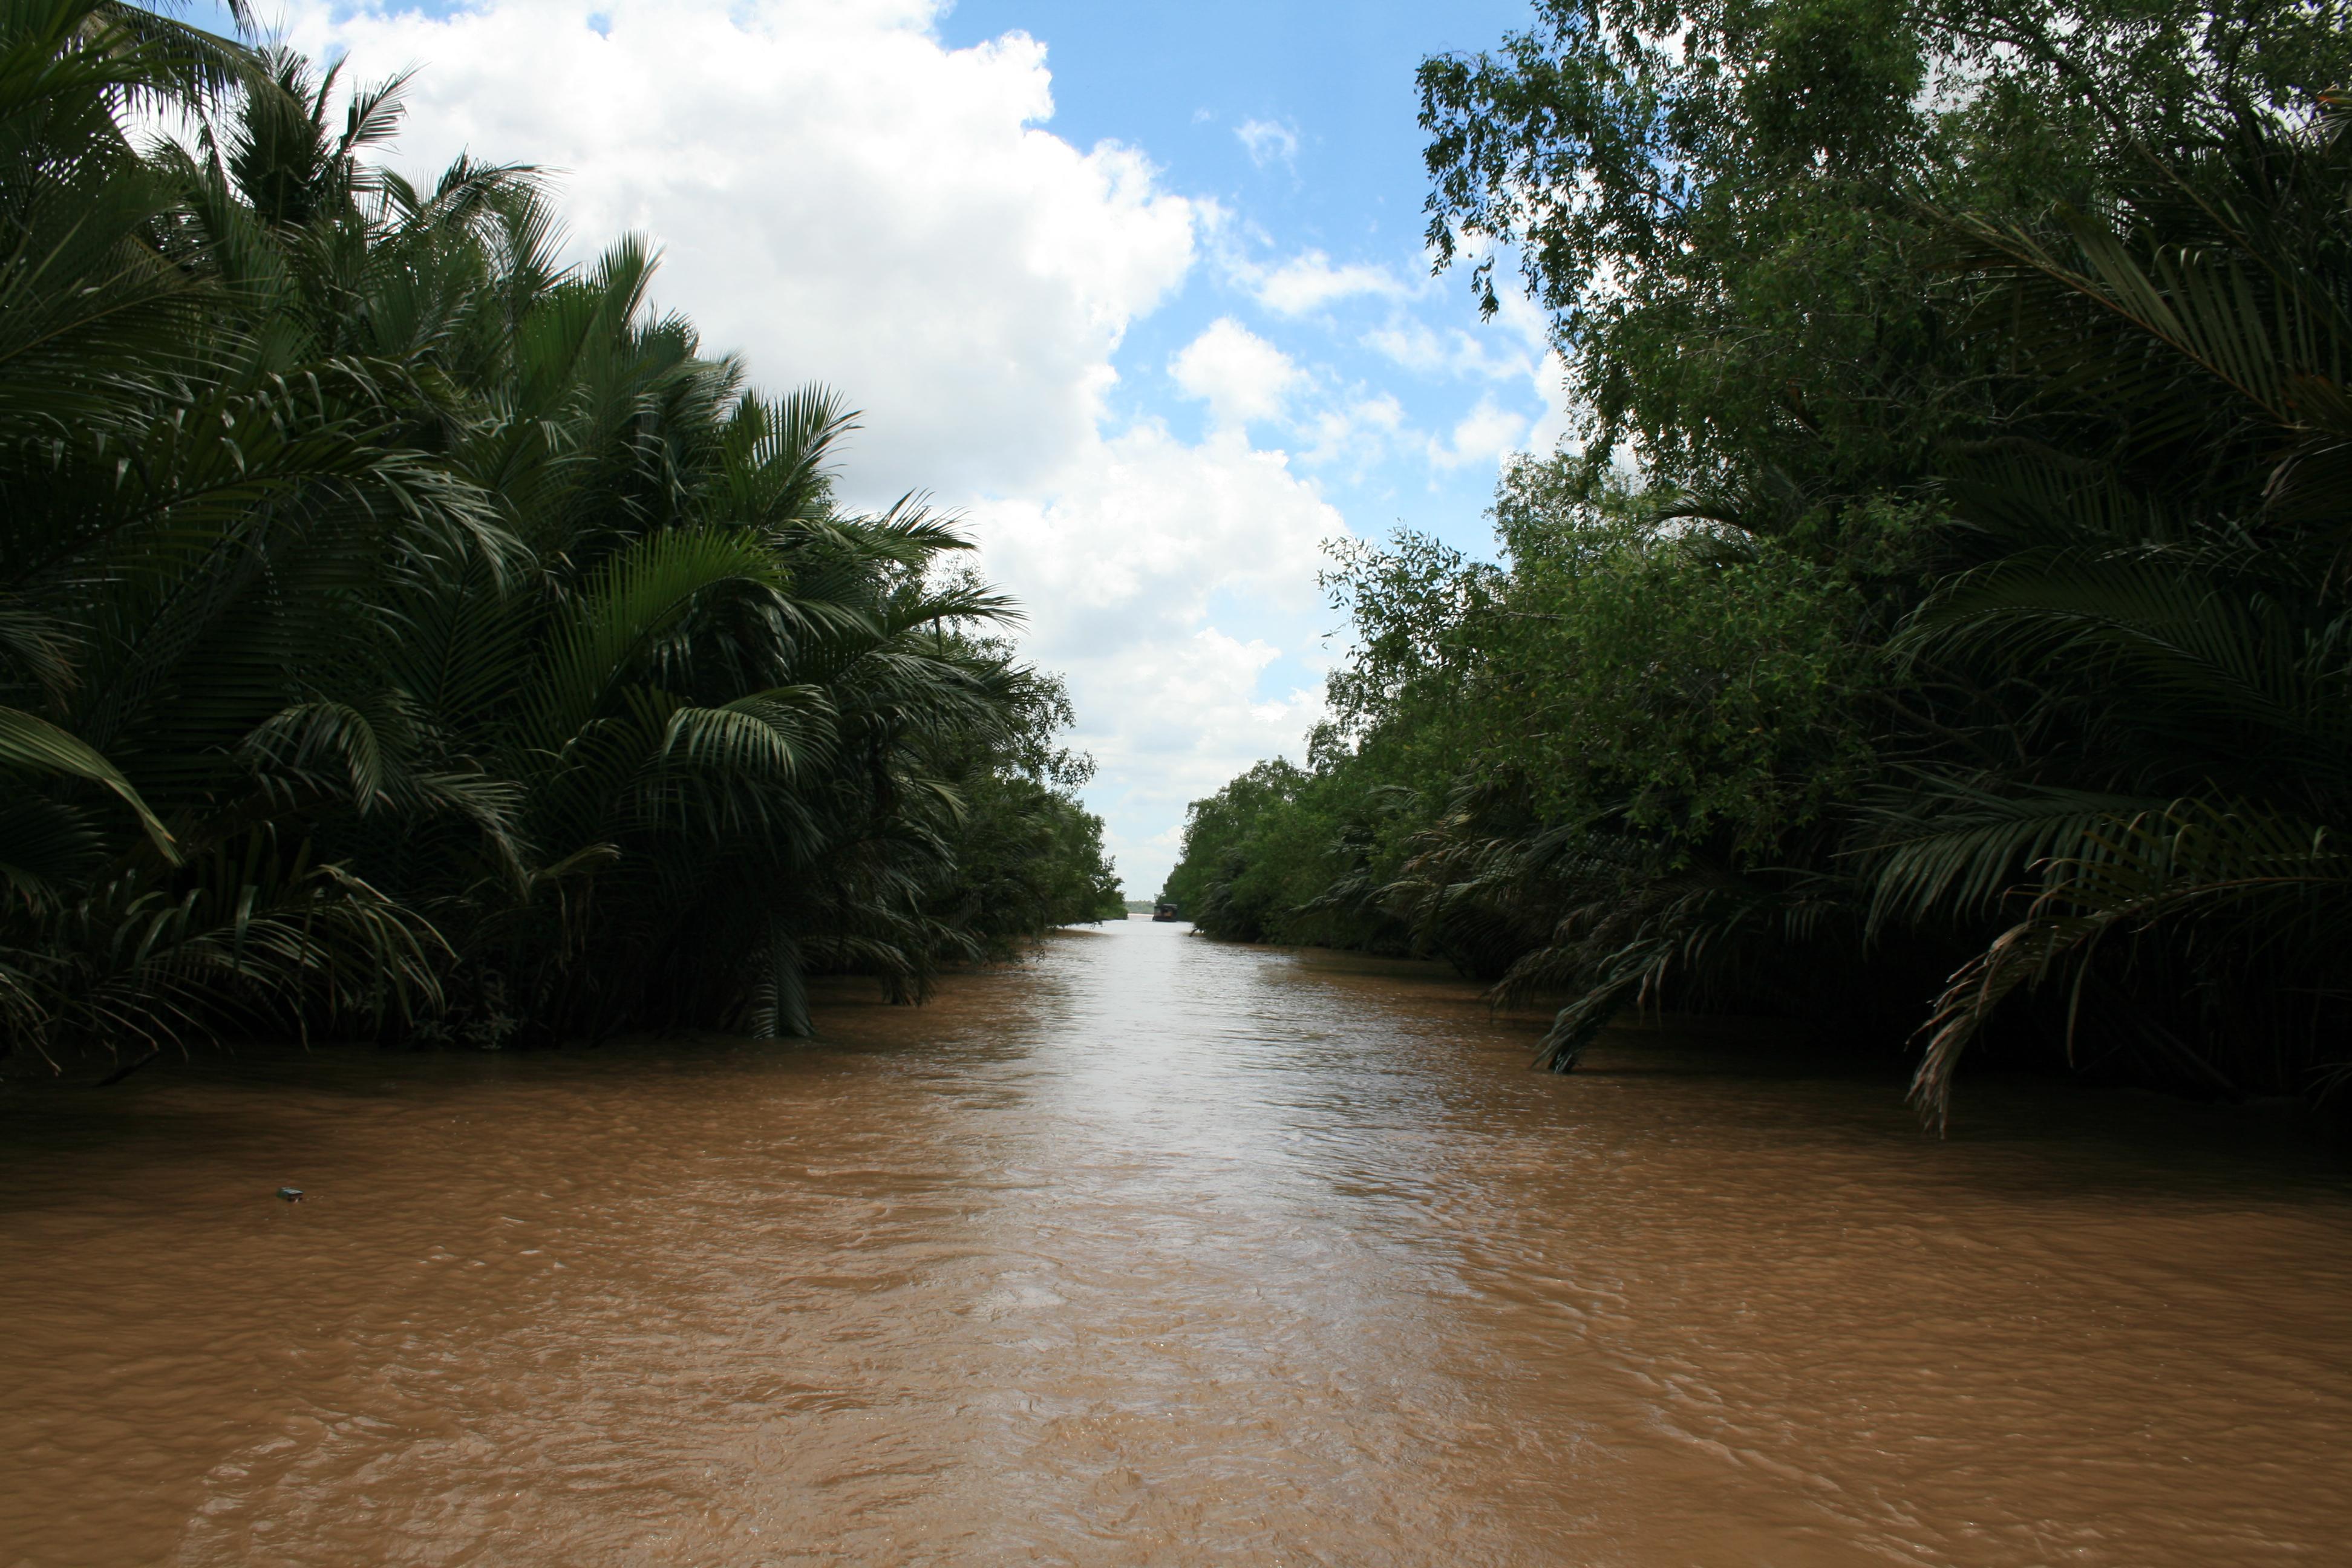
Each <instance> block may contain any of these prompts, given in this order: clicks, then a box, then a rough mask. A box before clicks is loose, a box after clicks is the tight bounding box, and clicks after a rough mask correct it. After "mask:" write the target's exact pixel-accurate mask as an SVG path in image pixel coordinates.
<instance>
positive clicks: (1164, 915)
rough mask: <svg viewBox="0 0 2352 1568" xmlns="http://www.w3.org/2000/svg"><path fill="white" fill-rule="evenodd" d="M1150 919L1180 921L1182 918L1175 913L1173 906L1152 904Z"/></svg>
mask: <svg viewBox="0 0 2352 1568" xmlns="http://www.w3.org/2000/svg"><path fill="white" fill-rule="evenodd" d="M1151 918H1152V919H1153V920H1156V921H1181V920H1182V919H1183V918H1184V917H1183V916H1182V915H1180V914H1178V913H1177V912H1176V906H1175V905H1173V904H1154V905H1152V906H1151Z"/></svg>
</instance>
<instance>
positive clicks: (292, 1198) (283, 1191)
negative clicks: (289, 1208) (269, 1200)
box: [278, 1187, 302, 1204]
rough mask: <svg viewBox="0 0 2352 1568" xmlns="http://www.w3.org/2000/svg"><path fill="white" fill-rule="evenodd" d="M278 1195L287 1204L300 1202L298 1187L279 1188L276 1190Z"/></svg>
mask: <svg viewBox="0 0 2352 1568" xmlns="http://www.w3.org/2000/svg"><path fill="white" fill-rule="evenodd" d="M278 1196H279V1197H281V1198H284V1199H285V1200H286V1201H287V1202H288V1203H289V1204H299V1203H300V1202H301V1201H302V1189H301V1188H299V1187H280V1188H278Z"/></svg>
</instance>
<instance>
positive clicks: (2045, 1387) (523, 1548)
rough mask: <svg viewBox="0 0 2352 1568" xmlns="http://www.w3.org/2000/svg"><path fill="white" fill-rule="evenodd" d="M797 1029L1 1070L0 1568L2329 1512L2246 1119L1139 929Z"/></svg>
mask: <svg viewBox="0 0 2352 1568" xmlns="http://www.w3.org/2000/svg"><path fill="white" fill-rule="evenodd" d="M821 1025H822V1027H823V1028H824V1034H825V1037H826V1038H825V1042H824V1045H823V1046H822V1047H816V1048H793V1047H751V1046H734V1045H725V1044H694V1045H688V1044H673V1045H670V1046H667V1047H664V1046H654V1045H645V1046H635V1047H616V1048H611V1049H607V1050H605V1051H603V1052H597V1053H583V1054H574V1055H567V1056H562V1057H530V1058H453V1057H427V1058H413V1057H405V1056H402V1057H384V1056H378V1055H373V1054H363V1053H320V1054H319V1055H316V1056H313V1057H310V1058H287V1057H248V1058H246V1059H245V1060H244V1061H242V1062H241V1063H239V1064H237V1065H236V1066H232V1067H206V1068H202V1069H200V1070H193V1071H187V1070H184V1071H180V1072H177V1073H175V1074H173V1075H169V1076H163V1077H158V1078H155V1079H152V1080H141V1079H134V1080H132V1081H131V1083H129V1084H126V1085H124V1086H123V1087H122V1088H121V1089H115V1090H110V1091H107V1093H105V1094H103V1095H94V1094H89V1093H86V1092H84V1093H75V1094H68V1095H63V1096H58V1095H50V1096H42V1097H36V1098H37V1100H39V1102H40V1103H39V1104H38V1106H37V1108H36V1107H33V1106H28V1105H19V1106H17V1107H16V1108H14V1109H13V1110H10V1111H9V1112H8V1115H9V1117H10V1121H9V1122H8V1125H7V1134H8V1142H7V1146H6V1149H5V1153H0V1314H5V1322H6V1323H7V1324H8V1325H9V1328H10V1331H9V1333H8V1335H7V1336H6V1337H5V1341H0V1384H5V1387H6V1389H7V1390H8V1395H7V1400H6V1408H7V1412H8V1414H7V1416H6V1420H7V1422H8V1425H9V1427H10V1432H11V1436H12V1438H13V1439H14V1441H13V1442H12V1443H11V1445H10V1447H11V1450H12V1459H13V1462H12V1464H11V1465H10V1466H9V1468H8V1469H7V1470H6V1471H5V1474H0V1542H5V1546H0V1563H6V1564H11V1565H14V1564H20V1563H31V1564H37V1565H41V1568H47V1565H49V1564H67V1563H74V1564H84V1563H153V1562H159V1561H161V1562H176V1563H190V1564H232V1563H236V1564H245V1563H253V1564H265V1563H266V1564H277V1563H286V1564H294V1563H303V1564H310V1563H317V1564H343V1563H379V1562H381V1563H412V1562H413V1563H484V1564H503V1563H517V1564H525V1563H530V1564H538V1563H569V1564H614V1565H618V1564H636V1563H725V1564H736V1563H1014V1562H1019V1563H1031V1562H1045V1563H1333V1564H1381V1563H1396V1564H1408V1563H1410V1564H1421V1563H1429V1564H1436V1563H1446V1564H1454V1563H1595V1564H1617V1563H1622V1564H1643V1565H1646V1564H1670V1563H1671V1564H1683V1563H1705V1564H1710V1565H1712V1564H1720V1563H1781V1564H1790V1565H1796V1564H1835V1563H1886V1562H1895V1563H1987V1564H1991V1563H2025V1562H2058V1561H2064V1562H2067V1563H2101V1564H2104V1563H2113V1564H2117V1565H2124V1564H2132V1565H2150V1568H2164V1565H2168V1564H2184V1565H2185V1564H2190V1563H2199V1564H2203V1563H2263V1562H2282V1563H2284V1562H2305V1561H2326V1560H2329V1559H2330V1558H2331V1557H2332V1556H2333V1555H2334V1554H2335V1553H2336V1552H2338V1551H2339V1550H2340V1547H2341V1543H2342V1542H2344V1541H2345V1540H2347V1539H2352V1355H2347V1353H2346V1350H2345V1348H2344V1347H2345V1345H2346V1343H2347V1335H2346V1332H2345V1331H2346V1328H2347V1322H2346V1317H2345V1307H2346V1303H2347V1300H2352V1297H2347V1290H2346V1287H2347V1277H2346V1276H2347V1269H2346V1266H2345V1264H2344V1262H2343V1261H2342V1260H2343V1259H2344V1258H2345V1257H2346V1245H2345V1244H2346V1242H2347V1239H2352V1202H2347V1194H2346V1192H2345V1190H2344V1188H2343V1185H2342V1184H2341V1183H2340V1182H2339V1181H2338V1180H2337V1179H2336V1177H2334V1176H2333V1175H2331V1174H2329V1173H2326V1170H2325V1169H2324V1168H2317V1169H2314V1170H2308V1171H2306V1170H2304V1169H2301V1168H2300V1163H2299V1161H2298V1159H2297V1157H2295V1156H2294V1155H2292V1154H2291V1153H2288V1152H2282V1151H2281V1150H2280V1149H2278V1148H2275V1147H2268V1146H2265V1141H2266V1140H2267V1138H2268V1133H2267V1131H2265V1130H2264V1129H2263V1127H2262V1126H2261V1125H2260V1124H2259V1123H2258V1122H2256V1121H2252V1120H2250V1119H2249V1118H2247V1117H2245V1116H2244V1115H2242V1114H2238V1115H2234V1116H2225V1115H2219V1114H2216V1113H2212V1112H2206V1111H2200V1110H2196V1109H2194V1108H2190V1107H2184V1106H2179V1105H2174V1104H2170V1103H2168V1102H2162V1101H2157V1100H2137V1099H2134V1098H2130V1097H2122V1096H2115V1095H2105V1096H2097V1095H2089V1094H2076V1093H2071V1092H2066V1091H2053V1090H2051V1089H2048V1088H2046V1087H2019V1088H2016V1089H2004V1088H2002V1087H2001V1086H1999V1085H1984V1086H1978V1087H1976V1088H1975V1089H1972V1090H1971V1092H1970V1094H1969V1099H1968V1100H1967V1101H1966V1103H1965V1106H1964V1111H1965V1114H1966V1118H1967V1120H1966V1121H1964V1123H1963V1125H1962V1128H1961V1130H1960V1131H1961V1135H1960V1136H1959V1137H1958V1138H1957V1139H1956V1140H1955V1141H1954V1142H1950V1143H1948V1144H1940V1145H1939V1144H1936V1143H1933V1142H1927V1141H1925V1140H1923V1139H1921V1138H1920V1137H1919V1136H1918V1135H1917V1134H1916V1131H1915V1130H1914V1129H1913V1128H1912V1126H1911V1124H1910V1123H1909V1121H1908V1120H1907V1117H1906V1114H1905V1112H1904V1111H1903V1110H1902V1108H1901V1106H1900V1103H1899V1089H1898V1088H1897V1086H1896V1085H1895V1083H1894V1082H1893V1081H1892V1080H1890V1079H1884V1078H1871V1077H1855V1076H1852V1075H1846V1074H1840V1073H1832V1072H1824V1071H1820V1070H1812V1069H1811V1068H1808V1067H1807V1065H1806V1064H1805V1063H1804V1062H1803V1061H1802V1059H1801V1058H1793V1057H1790V1056H1789V1055H1787V1054H1785V1053H1780V1054H1757V1053H1752V1052H1749V1053H1742V1052H1739V1051H1737V1050H1729V1049H1725V1048H1719V1047H1715V1046H1711V1045H1707V1044H1706V1043H1704V1042H1697V1043H1693V1042H1690V1041H1686V1040H1685V1041H1680V1042H1672V1041H1665V1040H1660V1039H1656V1038H1644V1039H1628V1040H1625V1041H1622V1042H1620V1043H1618V1044H1616V1045H1614V1046H1612V1047H1608V1048H1604V1049H1603V1050H1601V1051H1600V1052H1598V1053H1596V1055H1595V1057H1594V1058H1593V1067H1594V1069H1595V1070H1593V1071H1591V1072H1590V1073H1587V1074H1582V1075H1580V1076H1578V1077H1576V1078H1572V1079H1553V1078H1549V1077H1545V1076H1542V1075H1538V1074H1533V1073H1529V1072H1528V1071H1526V1070H1524V1062H1525V1057H1526V1052H1527V1049H1528V1044H1529V1034H1530V1031H1529V1028H1528V1026H1527V1024H1526V1023H1525V1022H1524V1021H1518V1020H1501V1021H1496V1020H1492V1019H1489V1018H1488V1017H1487V1016H1486V1015H1485V1013H1484V1012H1483V1011H1482V1010H1481V1009H1480V1008H1479V1006H1478V1005H1477V1004H1476V1001H1475V993H1474V992H1473V990H1472V988H1470V987H1467V986H1465V985H1462V984H1457V983H1453V982H1449V981H1442V980H1437V979H1433V978H1431V977H1430V976H1428V975H1426V974H1424V973H1420V972H1417V971H1414V970H1412V969H1410V968H1402V967H1399V966H1383V965H1380V964H1375V963H1364V962H1361V961H1349V960H1344V959H1338V958H1334V957H1328V956H1322V957H1318V956H1316V955H1307V956H1304V957H1300V956H1294V955H1287V954H1283V953H1277V952H1266V951H1262V950H1253V949H1242V948H1231V947H1221V946H1216V945H1213V944H1210V943H1207V942H1199V941H1193V940H1188V939H1186V938H1185V937H1184V936H1183V935H1182V934H1181V930H1180V928H1176V927H1171V926H1166V925H1153V924H1150V923H1149V922H1145V921H1134V922H1129V924H1126V925H1124V926H1116V927H1112V928H1109V929H1108V930H1105V931H1099V932H1076V933H1071V934H1069V935H1067V936H1066V937H1063V938H1060V939H1057V940H1056V941H1055V942H1053V943H1052V944H1051V945H1050V947H1049V950H1048V952H1047V953H1046V955H1045V957H1044V959H1043V960H1042V961H1041V962H1040V963H1037V964H1035V965H1033V966H1031V967H1030V968H1028V969H1026V970H1024V971H1022V972H1017V973H1005V974H993V975H985V976H978V977H972V978H970V979H966V980H961V981H959V982H957V983H955V984H951V985H950V987H948V989H947V991H946V994H944V995H943V996H942V998H941V999H940V1002H939V1003H938V1004H937V1005H934V1006H932V1007H930V1008H928V1009H925V1010H922V1011H919V1012H909V1011H907V1010H903V1009H891V1008H885V1007H881V1006H878V1005H869V1004H866V1003H862V1002H857V1001H854V1000H850V999H848V994H844V996H842V997H837V998H836V999H835V1005H833V1006H831V1007H829V1008H827V1009H826V1010H825V1011H824V1013H823V1014H822V1015H821ZM36 1111H37V1113H36ZM280 1183H290V1184H294V1185H297V1186H301V1187H304V1188H307V1189H309V1192H310V1197H309V1198H308V1199H307V1200H306V1201H305V1202H304V1203H302V1204H301V1205H281V1204H278V1203H276V1202H275V1201H274V1200H272V1199H270V1198H269V1195H268V1194H270V1192H271V1191H272V1189H274V1188H275V1187H276V1186H277V1185H278V1184H280Z"/></svg>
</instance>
